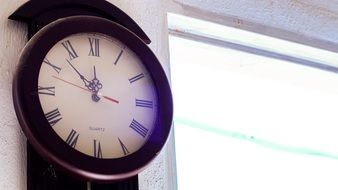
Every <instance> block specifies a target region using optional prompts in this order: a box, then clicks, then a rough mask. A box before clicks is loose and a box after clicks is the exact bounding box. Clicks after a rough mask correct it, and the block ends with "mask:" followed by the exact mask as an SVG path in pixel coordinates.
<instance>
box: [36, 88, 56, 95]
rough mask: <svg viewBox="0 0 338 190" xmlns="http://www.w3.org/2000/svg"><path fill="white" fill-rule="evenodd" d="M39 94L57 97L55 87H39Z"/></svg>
mask: <svg viewBox="0 0 338 190" xmlns="http://www.w3.org/2000/svg"><path fill="white" fill-rule="evenodd" d="M38 93H39V94H45V95H50V96H55V87H54V86H52V87H42V86H38Z"/></svg>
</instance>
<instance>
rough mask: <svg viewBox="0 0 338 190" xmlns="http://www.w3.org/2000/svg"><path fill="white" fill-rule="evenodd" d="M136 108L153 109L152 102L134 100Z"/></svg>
mask: <svg viewBox="0 0 338 190" xmlns="http://www.w3.org/2000/svg"><path fill="white" fill-rule="evenodd" d="M135 103H136V106H137V107H144V108H153V101H149V100H139V99H135Z"/></svg>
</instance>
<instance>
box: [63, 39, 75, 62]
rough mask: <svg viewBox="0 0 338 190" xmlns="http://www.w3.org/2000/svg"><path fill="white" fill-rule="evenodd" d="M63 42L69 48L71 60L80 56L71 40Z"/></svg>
mask: <svg viewBox="0 0 338 190" xmlns="http://www.w3.org/2000/svg"><path fill="white" fill-rule="evenodd" d="M61 44H62V46H63V47H64V48H65V49H66V50H67V52H68V54H69V59H70V60H72V59H75V58H77V57H78V55H77V53H76V51H75V50H74V48H73V46H72V44H71V43H70V41H69V40H66V41H64V42H62V43H61Z"/></svg>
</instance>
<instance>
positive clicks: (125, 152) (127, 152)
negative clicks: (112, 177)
mask: <svg viewBox="0 0 338 190" xmlns="http://www.w3.org/2000/svg"><path fill="white" fill-rule="evenodd" d="M117 139H118V140H119V142H120V146H121V148H122V151H123V154H124V155H127V154H129V150H128V149H127V147H126V146H125V145H124V144H123V143H122V141H121V139H120V138H117Z"/></svg>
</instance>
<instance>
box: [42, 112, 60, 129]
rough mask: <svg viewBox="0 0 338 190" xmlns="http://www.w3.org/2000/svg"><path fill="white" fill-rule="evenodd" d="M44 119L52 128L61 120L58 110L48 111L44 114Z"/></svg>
mask: <svg viewBox="0 0 338 190" xmlns="http://www.w3.org/2000/svg"><path fill="white" fill-rule="evenodd" d="M45 117H46V119H47V121H48V123H49V124H50V126H52V127H53V126H54V125H55V124H56V123H57V122H58V121H60V120H61V119H62V117H61V114H60V112H59V110H58V109H57V108H56V109H55V110H53V111H50V112H48V113H46V114H45Z"/></svg>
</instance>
